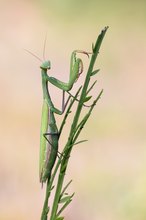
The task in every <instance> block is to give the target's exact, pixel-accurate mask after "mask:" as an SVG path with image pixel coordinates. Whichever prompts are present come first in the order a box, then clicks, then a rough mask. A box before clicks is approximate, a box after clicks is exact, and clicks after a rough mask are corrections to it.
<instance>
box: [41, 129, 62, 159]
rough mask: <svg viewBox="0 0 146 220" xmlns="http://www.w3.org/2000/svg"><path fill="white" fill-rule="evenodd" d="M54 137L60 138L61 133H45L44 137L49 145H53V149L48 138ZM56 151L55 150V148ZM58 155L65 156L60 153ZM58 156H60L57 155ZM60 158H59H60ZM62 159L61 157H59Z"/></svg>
mask: <svg viewBox="0 0 146 220" xmlns="http://www.w3.org/2000/svg"><path fill="white" fill-rule="evenodd" d="M49 135H50V136H52V135H56V136H58V137H59V135H60V134H59V133H58V132H54V133H44V134H43V136H44V138H45V139H46V140H47V141H48V143H49V144H50V145H51V147H52V148H53V144H52V143H51V142H50V140H49V139H48V138H47V136H49ZM53 149H54V148H53ZM57 153H58V154H59V155H61V156H63V154H61V153H60V152H59V151H57ZM57 156H58V155H57ZM58 157H59V156H58ZM59 158H60V157H59Z"/></svg>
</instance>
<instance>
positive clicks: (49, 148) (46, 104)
mask: <svg viewBox="0 0 146 220" xmlns="http://www.w3.org/2000/svg"><path fill="white" fill-rule="evenodd" d="M77 53H83V54H86V55H87V56H89V55H88V54H89V53H87V52H85V51H81V50H75V51H73V52H72V54H71V61H70V76H69V81H68V83H64V82H62V81H60V80H58V79H56V78H54V77H50V76H49V75H48V74H47V71H48V70H50V69H51V63H50V61H45V62H43V63H42V65H41V66H40V68H41V75H42V88H43V107H42V118H41V131H40V159H39V177H40V182H41V183H42V184H43V183H45V182H46V180H49V179H50V176H51V171H52V169H53V167H54V164H55V161H56V158H57V154H58V141H59V136H60V134H59V133H58V128H57V125H56V120H55V116H54V113H56V114H59V115H61V114H63V112H64V110H65V108H66V106H67V104H68V101H69V99H70V97H71V95H70V96H69V97H68V99H67V101H66V103H65V100H64V99H65V91H66V92H68V91H70V90H71V88H72V87H73V85H74V83H75V82H76V81H77V79H78V78H79V76H80V74H81V73H82V72H83V62H82V60H81V59H80V58H76V54H77ZM48 82H50V83H51V84H53V85H54V86H56V87H58V88H59V89H61V90H62V91H63V99H62V111H60V110H59V109H57V108H55V107H54V105H53V102H52V100H51V97H50V94H49V90H48Z"/></svg>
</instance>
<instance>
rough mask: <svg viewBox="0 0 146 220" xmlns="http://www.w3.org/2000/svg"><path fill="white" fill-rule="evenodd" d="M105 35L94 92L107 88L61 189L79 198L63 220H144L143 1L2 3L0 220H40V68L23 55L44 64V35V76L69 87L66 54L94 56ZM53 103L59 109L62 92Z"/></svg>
mask: <svg viewBox="0 0 146 220" xmlns="http://www.w3.org/2000/svg"><path fill="white" fill-rule="evenodd" d="M106 25H108V26H109V27H110V28H109V30H108V32H107V34H106V37H105V39H104V42H103V45H102V48H101V50H100V55H99V58H98V62H97V63H96V65H97V67H98V68H100V69H101V71H100V74H99V75H98V76H97V77H98V83H97V84H98V85H97V91H96V92H99V91H100V88H104V94H103V96H102V99H101V100H100V101H99V103H98V105H97V106H96V109H95V111H94V113H93V115H92V116H91V118H90V120H89V122H88V124H87V127H86V128H85V129H84V131H83V132H82V138H83V139H86V138H87V139H88V140H89V141H88V142H87V143H84V144H82V145H80V146H79V145H78V146H77V147H76V148H75V149H74V151H73V154H72V158H71V160H70V164H69V169H68V175H67V177H66V181H68V180H70V179H73V180H74V181H73V183H72V186H71V191H72V192H76V194H75V197H74V199H73V202H72V203H71V205H70V207H69V208H68V209H67V210H66V212H65V213H64V214H65V217H66V219H68V220H75V219H78V220H82V219H83V220H89V219H91V220H117V219H118V220H145V219H146V135H145V133H146V117H145V112H146V61H145V57H146V1H142V0H139V1H125V0H124V1H114V0H111V1H102V2H101V1H96V0H91V1H87V0H84V1H83V0H78V1H76V0H60V1H59V0H58V1H57V0H52V1H51V0H50V1H49V0H48V1H45V0H44V1H27V0H25V1H24V0H23V1H22V0H19V1H18V0H12V1H7V0H5V1H2V0H1V1H0V30H1V31H0V61H1V65H0V97H1V98H0V140H1V141H0V142H1V144H0V150H1V154H0V207H1V208H0V219H1V220H17V219H18V220H30V219H35V220H39V219H40V212H41V208H42V204H43V199H44V191H45V190H44V189H43V190H42V189H41V186H40V183H39V178H38V158H39V132H40V131H39V128H40V117H41V105H42V90H41V77H40V69H39V65H40V62H39V61H38V60H36V59H35V58H33V57H32V56H31V55H29V54H27V53H26V52H25V51H24V50H23V48H26V49H28V50H30V51H32V52H34V53H35V54H37V55H38V56H39V57H41V58H42V51H43V43H44V38H45V34H46V31H47V45H46V54H45V55H46V57H47V58H49V59H50V60H51V61H52V71H50V73H51V74H52V75H54V76H55V77H57V78H59V79H62V80H63V81H67V80H68V74H69V62H70V54H71V52H72V51H73V50H74V49H83V50H86V51H90V50H91V43H92V42H94V41H95V40H96V37H97V36H98V34H99V33H100V31H101V29H102V28H103V27H104V26H106ZM83 60H84V63H85V69H86V67H87V64H88V59H87V58H86V57H84V56H83ZM83 78H84V74H82V77H81V79H80V80H81V81H80V82H82V80H83ZM80 82H78V83H77V84H76V86H75V89H76V88H77V87H78V86H79V85H80ZM52 94H54V101H55V102H56V105H58V106H60V103H61V101H60V97H61V94H60V91H59V90H55V91H54V90H53V88H52ZM57 118H58V117H57ZM58 120H60V119H59V118H58ZM68 126H69V124H68ZM68 128H69V127H68ZM68 128H67V129H68ZM65 134H66V133H64V140H62V143H64V141H65V138H66V135H65Z"/></svg>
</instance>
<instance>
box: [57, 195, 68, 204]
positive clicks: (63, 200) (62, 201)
mask: <svg viewBox="0 0 146 220" xmlns="http://www.w3.org/2000/svg"><path fill="white" fill-rule="evenodd" d="M68 200H70V196H65V197H63V198H62V199H61V200H60V201H59V203H65V202H67V201H68Z"/></svg>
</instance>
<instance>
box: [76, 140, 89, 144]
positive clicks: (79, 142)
mask: <svg viewBox="0 0 146 220" xmlns="http://www.w3.org/2000/svg"><path fill="white" fill-rule="evenodd" d="M86 141H88V140H82V141H78V142H76V143H74V145H77V144H81V143H84V142H86Z"/></svg>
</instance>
